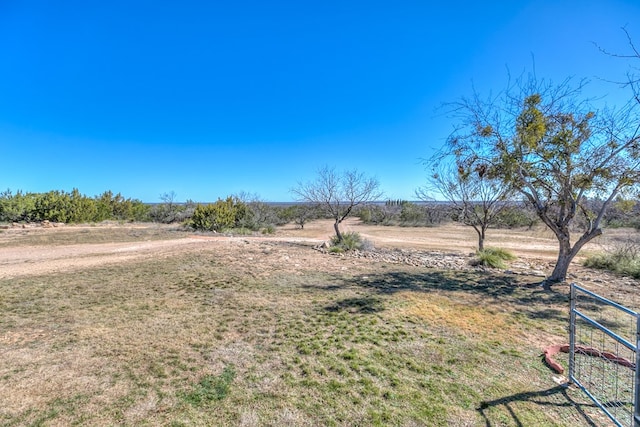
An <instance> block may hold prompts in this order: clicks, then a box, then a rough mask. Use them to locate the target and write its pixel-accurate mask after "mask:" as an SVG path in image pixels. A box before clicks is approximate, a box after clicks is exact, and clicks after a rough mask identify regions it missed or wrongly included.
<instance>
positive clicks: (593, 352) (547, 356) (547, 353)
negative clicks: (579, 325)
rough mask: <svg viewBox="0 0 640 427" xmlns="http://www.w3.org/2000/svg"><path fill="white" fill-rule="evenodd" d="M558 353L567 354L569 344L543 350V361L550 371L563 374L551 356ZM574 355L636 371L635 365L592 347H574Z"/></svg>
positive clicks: (561, 368) (560, 367) (562, 369)
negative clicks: (592, 357) (598, 358)
mask: <svg viewBox="0 0 640 427" xmlns="http://www.w3.org/2000/svg"><path fill="white" fill-rule="evenodd" d="M560 351H561V352H563V353H569V344H564V345H552V346H550V347H547V348H546V349H545V350H544V361H545V363H546V364H547V365H548V366H549V367H550V368H551V369H553V370H554V371H556V372H557V373H558V374H563V373H564V368H563V367H562V366H560V364H559V363H558V362H556V361H555V359H554V358H553V356H555V355H556V354H557V353H558V352H560ZM576 353H582V354H586V355H588V356H594V357H602V358H604V359H607V360H610V361H611V362H613V363H617V364H618V365H622V366H626V367H627V368H631V369H633V370H635V369H636V364H635V363H633V362H631V361H629V360H628V359H625V358H624V357H618V356H616V355H615V354H613V353H610V352H608V351H600V350H598V349H597V348H594V347H587V346H584V345H576Z"/></svg>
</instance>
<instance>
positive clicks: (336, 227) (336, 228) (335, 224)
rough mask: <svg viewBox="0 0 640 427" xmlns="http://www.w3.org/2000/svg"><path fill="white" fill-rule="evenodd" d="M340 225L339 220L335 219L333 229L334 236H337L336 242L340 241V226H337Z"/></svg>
mask: <svg viewBox="0 0 640 427" xmlns="http://www.w3.org/2000/svg"><path fill="white" fill-rule="evenodd" d="M339 225H340V220H336V222H335V223H334V224H333V228H334V230H336V237H337V238H338V243H340V242H342V233H340V227H338V226H339Z"/></svg>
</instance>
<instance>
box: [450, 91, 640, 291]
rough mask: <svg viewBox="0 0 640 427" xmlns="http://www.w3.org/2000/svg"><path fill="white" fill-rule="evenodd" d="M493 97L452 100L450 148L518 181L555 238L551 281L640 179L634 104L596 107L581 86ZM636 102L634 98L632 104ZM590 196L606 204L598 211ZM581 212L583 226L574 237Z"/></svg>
mask: <svg viewBox="0 0 640 427" xmlns="http://www.w3.org/2000/svg"><path fill="white" fill-rule="evenodd" d="M517 89H520V91H519V92H517V93H514V90H513V89H511V90H507V91H505V92H503V93H501V94H500V95H499V96H498V97H497V98H495V99H489V100H486V101H485V100H482V99H480V98H479V97H478V96H477V95H474V97H472V98H471V99H466V98H463V99H461V100H460V101H459V102H457V103H455V104H454V105H453V109H454V111H455V115H456V117H457V118H458V119H459V120H460V123H459V124H460V126H459V128H458V130H457V131H456V132H454V134H453V135H452V136H451V137H450V138H449V140H448V147H449V149H450V153H453V154H455V155H457V156H460V157H461V158H463V159H465V158H469V159H482V161H484V162H486V163H487V164H488V165H490V172H491V174H492V176H496V177H500V178H501V179H502V181H503V182H504V183H505V184H507V185H509V186H511V187H513V188H514V189H515V190H516V191H517V192H518V193H519V194H520V195H522V196H523V197H524V199H525V200H526V201H527V202H528V203H529V204H530V205H531V206H532V207H533V208H534V210H535V212H536V214H537V216H538V217H539V218H540V220H541V221H542V222H543V223H544V224H545V225H546V226H547V227H549V229H550V230H551V231H553V233H554V234H555V236H556V237H557V239H558V244H559V251H558V259H557V262H556V266H555V268H554V270H553V272H552V274H551V276H550V277H549V278H548V279H547V281H546V282H545V284H546V285H550V284H551V283H555V282H560V281H564V280H565V278H566V275H567V270H568V267H569V265H570V263H571V261H572V260H573V258H574V257H575V256H576V255H577V254H578V252H579V251H580V249H581V248H582V247H583V246H584V245H585V244H586V243H588V242H589V241H591V240H592V239H594V238H595V237H597V236H599V235H601V234H602V230H601V228H600V222H601V220H602V218H603V215H604V213H605V211H606V209H607V207H608V206H609V205H610V204H611V203H612V202H613V201H614V200H615V199H616V197H617V196H618V195H619V194H621V193H623V192H624V191H625V190H629V189H631V188H632V187H633V186H634V185H635V184H637V183H638V182H640V134H639V128H638V123H640V122H639V121H638V116H637V113H636V110H634V109H633V108H630V109H627V110H625V111H620V112H618V113H615V114H614V113H613V112H609V111H605V110H602V111H599V112H598V113H596V112H594V111H593V110H591V109H590V108H589V106H588V105H587V104H586V103H584V102H578V101H577V96H578V95H579V89H580V88H578V89H573V88H571V87H570V86H569V85H568V82H565V83H564V84H562V85H560V86H553V85H551V84H538V83H537V82H536V81H535V80H531V81H529V84H528V85H522V84H519V85H517ZM632 107H633V105H632ZM589 199H599V200H602V203H601V204H599V205H595V206H597V208H596V210H594V205H593V204H590V203H588V202H589ZM580 215H582V216H583V218H584V219H585V221H584V222H583V225H584V228H583V229H582V230H581V234H580V235H579V236H578V238H577V239H574V240H572V236H571V232H572V226H575V222H576V221H575V220H576V218H578V216H580Z"/></svg>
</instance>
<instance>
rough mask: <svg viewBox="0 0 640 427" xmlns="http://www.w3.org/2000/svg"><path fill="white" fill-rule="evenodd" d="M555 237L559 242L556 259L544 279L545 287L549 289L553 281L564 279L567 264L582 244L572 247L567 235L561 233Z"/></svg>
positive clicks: (557, 281)
mask: <svg viewBox="0 0 640 427" xmlns="http://www.w3.org/2000/svg"><path fill="white" fill-rule="evenodd" d="M557 237H558V243H559V250H558V260H557V261H556V266H555V268H554V269H553V272H552V273H551V276H549V277H548V278H547V280H545V289H551V285H553V284H554V283H560V282H564V281H565V280H566V278H567V271H568V270H569V265H571V261H573V258H574V257H575V256H576V254H577V253H578V251H579V250H580V247H582V245H580V247H578V245H575V246H574V247H573V248H572V247H571V242H570V240H569V236H568V235H565V236H562V235H561V236H557Z"/></svg>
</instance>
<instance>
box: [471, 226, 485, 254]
mask: <svg viewBox="0 0 640 427" xmlns="http://www.w3.org/2000/svg"><path fill="white" fill-rule="evenodd" d="M473 229H474V230H476V233H478V251H484V237H485V229H484V228H482V227H481V228H478V227H476V226H474V227H473Z"/></svg>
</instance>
